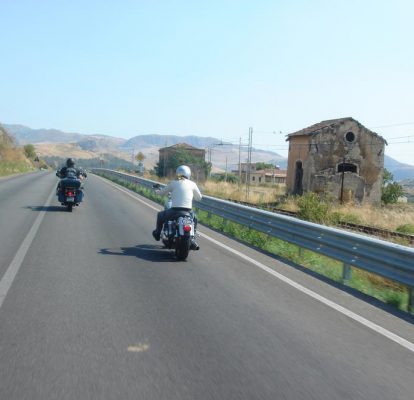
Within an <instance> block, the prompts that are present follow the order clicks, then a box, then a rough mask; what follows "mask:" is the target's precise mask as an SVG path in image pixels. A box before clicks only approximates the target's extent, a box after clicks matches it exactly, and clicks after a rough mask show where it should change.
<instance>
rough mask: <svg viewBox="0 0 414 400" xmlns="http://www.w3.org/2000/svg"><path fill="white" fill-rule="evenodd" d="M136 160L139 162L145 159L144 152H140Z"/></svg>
mask: <svg viewBox="0 0 414 400" xmlns="http://www.w3.org/2000/svg"><path fill="white" fill-rule="evenodd" d="M135 160H137V161H138V162H140V163H141V162H143V161H144V160H145V156H144V154H143V153H142V152H138V154H137V155H136V156H135Z"/></svg>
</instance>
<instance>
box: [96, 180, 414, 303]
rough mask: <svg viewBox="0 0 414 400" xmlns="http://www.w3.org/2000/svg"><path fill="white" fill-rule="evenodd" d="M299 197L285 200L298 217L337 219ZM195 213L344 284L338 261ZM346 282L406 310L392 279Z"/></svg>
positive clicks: (360, 277) (357, 277) (363, 275)
mask: <svg viewBox="0 0 414 400" xmlns="http://www.w3.org/2000/svg"><path fill="white" fill-rule="evenodd" d="M102 176H104V177H105V178H107V179H110V180H112V181H114V182H115V183H118V184H120V185H123V186H125V187H127V188H129V189H131V190H133V191H135V192H137V193H139V194H141V195H143V196H145V197H147V198H149V199H151V200H153V201H156V202H157V203H159V204H163V203H164V198H162V197H160V196H158V195H156V194H155V192H154V191H152V190H149V189H147V188H144V187H142V186H139V185H136V184H131V183H126V182H124V181H122V180H119V179H113V178H110V177H109V176H107V175H102ZM217 197H219V196H217ZM302 199H303V200H302V201H301V202H299V201H298V199H288V202H287V204H289V207H292V205H293V204H294V206H295V207H296V208H297V209H296V211H301V212H302V217H307V218H310V219H311V220H312V219H319V220H321V219H322V220H325V219H326V217H325V216H326V214H329V215H331V214H333V215H335V218H339V216H338V215H337V213H339V211H338V210H337V209H336V208H330V206H329V204H327V203H326V204H323V203H322V204H321V203H320V201H319V198H317V197H316V195H315V196H309V197H306V196H303V197H302ZM353 210H354V209H353V208H351V207H350V208H349V209H347V211H349V212H351V211H352V212H354V211H353ZM347 211H345V210H341V212H342V213H343V215H348V214H347ZM365 212H366V210H365ZM412 212H413V211H412ZM362 214H363V212H362V213H361V214H360V216H359V215H358V216H357V215H354V214H353V213H352V214H351V213H350V214H349V215H354V216H353V217H349V218H351V219H354V220H356V219H358V218H361V219H362ZM197 215H198V219H199V222H200V223H201V224H203V225H206V226H208V227H210V228H212V229H214V230H217V231H219V232H222V233H224V234H226V235H229V236H231V237H234V238H236V239H237V240H240V241H241V242H243V243H246V244H248V245H251V246H254V247H256V248H258V249H261V250H263V251H266V252H268V253H270V254H274V255H277V256H278V257H281V258H283V259H286V260H289V261H291V262H294V263H295V264H297V265H300V266H302V267H304V268H306V269H309V270H310V271H312V272H314V273H316V274H319V275H322V276H325V277H326V278H328V279H330V280H332V281H335V282H342V283H345V282H343V277H342V263H340V262H339V261H336V260H334V259H331V258H328V257H325V256H321V255H319V254H317V253H314V252H312V251H309V250H304V249H301V248H299V247H298V246H296V245H293V244H290V243H288V242H284V241H282V240H279V239H276V238H273V237H271V236H268V235H266V234H264V233H261V232H258V231H255V230H252V229H249V228H248V227H245V226H242V225H239V224H236V223H233V222H230V221H227V220H225V219H223V218H221V217H218V216H216V215H209V214H208V213H207V212H204V211H202V210H198V211H197ZM341 215H342V214H341ZM344 218H345V217H344ZM315 222H317V221H315ZM319 222H320V221H319ZM406 225H407V224H406ZM413 226H414V225H413ZM346 284H347V285H348V286H349V287H351V288H354V289H356V290H358V291H360V292H362V293H364V294H366V295H368V296H372V297H375V298H377V299H378V300H380V301H382V302H384V303H387V304H390V305H392V306H394V307H396V308H398V309H400V310H403V311H407V310H408V299H409V295H408V290H407V288H406V287H405V286H403V285H400V284H398V283H396V282H393V281H390V280H388V279H385V278H382V277H380V276H378V275H374V274H371V273H369V272H366V271H362V270H359V269H357V268H353V269H352V274H351V278H350V279H349V281H347V282H346Z"/></svg>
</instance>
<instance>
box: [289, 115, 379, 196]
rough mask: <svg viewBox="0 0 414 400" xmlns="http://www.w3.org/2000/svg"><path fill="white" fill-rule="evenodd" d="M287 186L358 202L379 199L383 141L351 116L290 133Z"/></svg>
mask: <svg viewBox="0 0 414 400" xmlns="http://www.w3.org/2000/svg"><path fill="white" fill-rule="evenodd" d="M286 140H287V141H288V142H289V154H288V170H287V179H286V186H287V192H288V193H290V194H297V195H301V194H302V193H304V192H316V193H325V194H330V195H331V196H333V197H334V198H336V199H338V200H355V201H357V202H359V203H362V202H367V203H378V202H380V201H381V186H382V179H383V168H384V148H385V145H386V141H385V139H384V138H382V137H381V136H379V135H378V134H377V133H375V132H372V131H370V130H369V129H367V128H365V127H364V126H363V125H362V124H360V123H359V122H358V121H356V120H354V119H353V118H339V119H333V120H327V121H322V122H320V123H318V124H315V125H312V126H310V127H308V128H305V129H302V130H300V131H297V132H294V133H291V134H289V135H288V136H287V139H286Z"/></svg>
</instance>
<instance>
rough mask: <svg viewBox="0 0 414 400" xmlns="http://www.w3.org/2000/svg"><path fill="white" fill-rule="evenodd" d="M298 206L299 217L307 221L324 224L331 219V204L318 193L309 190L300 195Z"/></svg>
mask: <svg viewBox="0 0 414 400" xmlns="http://www.w3.org/2000/svg"><path fill="white" fill-rule="evenodd" d="M298 207H299V210H298V214H297V215H298V217H299V218H301V219H304V220H306V221H311V222H316V223H319V224H324V223H328V222H330V220H331V215H330V212H329V209H330V205H329V204H328V203H326V202H325V201H324V200H323V199H321V198H320V196H318V195H317V194H316V193H313V192H309V193H306V194H304V195H303V196H302V197H300V198H299V199H298Z"/></svg>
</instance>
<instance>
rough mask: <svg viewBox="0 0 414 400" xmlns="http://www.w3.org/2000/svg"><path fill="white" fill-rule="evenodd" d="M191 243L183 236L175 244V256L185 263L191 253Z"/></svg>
mask: <svg viewBox="0 0 414 400" xmlns="http://www.w3.org/2000/svg"><path fill="white" fill-rule="evenodd" d="M190 245H191V241H190V238H189V237H186V236H182V237H179V238H177V239H176V242H175V256H176V257H177V259H178V260H180V261H185V260H186V259H187V257H188V253H189V252H190Z"/></svg>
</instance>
